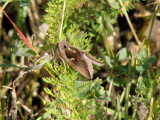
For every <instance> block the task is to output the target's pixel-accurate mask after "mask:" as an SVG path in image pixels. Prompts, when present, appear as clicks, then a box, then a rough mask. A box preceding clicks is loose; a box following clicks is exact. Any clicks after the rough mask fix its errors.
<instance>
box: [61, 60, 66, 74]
mask: <svg viewBox="0 0 160 120" xmlns="http://www.w3.org/2000/svg"><path fill="white" fill-rule="evenodd" d="M62 62H63V64H64V73H65V72H66V71H67V70H66V63H65V62H64V60H63V59H62Z"/></svg>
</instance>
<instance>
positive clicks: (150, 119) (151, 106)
mask: <svg viewBox="0 0 160 120" xmlns="http://www.w3.org/2000/svg"><path fill="white" fill-rule="evenodd" d="M152 108H153V98H151V102H150V108H149V118H148V120H152Z"/></svg>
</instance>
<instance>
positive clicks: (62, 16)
mask: <svg viewBox="0 0 160 120" xmlns="http://www.w3.org/2000/svg"><path fill="white" fill-rule="evenodd" d="M64 11H65V1H64V3H63V13H62V21H61V26H60V32H59V38H60V36H61V33H62V26H63V19H64Z"/></svg>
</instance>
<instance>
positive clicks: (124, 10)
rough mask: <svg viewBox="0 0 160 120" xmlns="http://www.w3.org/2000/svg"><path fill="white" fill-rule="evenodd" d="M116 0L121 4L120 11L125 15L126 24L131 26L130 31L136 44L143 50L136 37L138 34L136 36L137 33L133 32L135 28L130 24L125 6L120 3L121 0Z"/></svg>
mask: <svg viewBox="0 0 160 120" xmlns="http://www.w3.org/2000/svg"><path fill="white" fill-rule="evenodd" d="M118 1H119V3H120V5H121V7H122V9H123V10H122V11H123V13H124V15H125V17H126V19H127V22H128V24H129V27H130V28H131V31H132V33H133V35H134V38H135V40H136V41H137V44H138V46H139V47H140V49H141V51H143V49H142V45H141V43H140V41H139V39H138V36H137V34H136V32H135V30H134V28H133V26H132V23H131V21H130V19H129V16H128V14H127V12H126V9H125V6H124V5H123V3H122V1H121V0H118Z"/></svg>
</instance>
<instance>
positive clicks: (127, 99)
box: [125, 54, 132, 120]
mask: <svg viewBox="0 0 160 120" xmlns="http://www.w3.org/2000/svg"><path fill="white" fill-rule="evenodd" d="M131 60H132V56H131V54H130V55H129V63H128V75H127V83H126V94H125V120H128V103H129V93H130V86H131V83H130V75H131Z"/></svg>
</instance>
